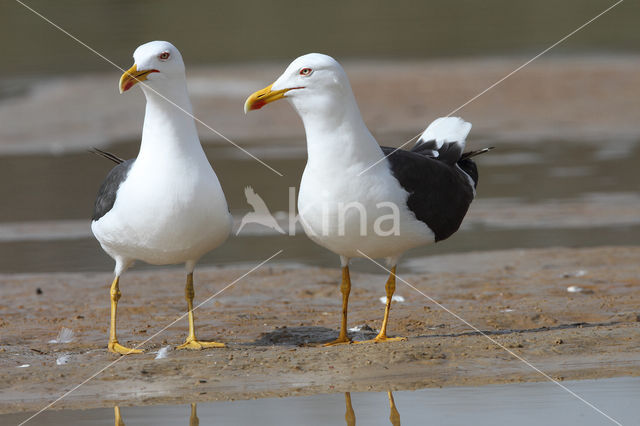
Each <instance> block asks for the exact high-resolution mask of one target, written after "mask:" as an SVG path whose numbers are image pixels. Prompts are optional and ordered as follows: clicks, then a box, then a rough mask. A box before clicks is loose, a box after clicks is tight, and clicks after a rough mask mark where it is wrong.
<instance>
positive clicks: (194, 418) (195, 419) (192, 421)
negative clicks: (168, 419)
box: [189, 403, 200, 426]
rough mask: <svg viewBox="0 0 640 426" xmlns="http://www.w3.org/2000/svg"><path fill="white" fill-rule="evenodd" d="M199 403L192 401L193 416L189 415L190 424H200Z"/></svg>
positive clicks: (193, 425) (196, 425)
mask: <svg viewBox="0 0 640 426" xmlns="http://www.w3.org/2000/svg"><path fill="white" fill-rule="evenodd" d="M196 407H197V405H196V404H194V403H191V417H189V426H199V425H200V419H199V418H198V413H197V411H196Z"/></svg>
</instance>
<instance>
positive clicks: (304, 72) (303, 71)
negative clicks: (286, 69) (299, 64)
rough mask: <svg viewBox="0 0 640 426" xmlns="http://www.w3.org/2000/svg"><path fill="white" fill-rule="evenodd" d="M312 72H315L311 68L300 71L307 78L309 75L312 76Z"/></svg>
mask: <svg viewBox="0 0 640 426" xmlns="http://www.w3.org/2000/svg"><path fill="white" fill-rule="evenodd" d="M312 72H313V70H312V69H311V68H302V69H301V70H300V75H304V76H307V75H310V74H311V73H312Z"/></svg>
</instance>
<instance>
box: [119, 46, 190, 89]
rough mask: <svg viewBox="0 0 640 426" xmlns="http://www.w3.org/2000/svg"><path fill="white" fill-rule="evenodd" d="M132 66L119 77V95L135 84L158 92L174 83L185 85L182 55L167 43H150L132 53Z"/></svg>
mask: <svg viewBox="0 0 640 426" xmlns="http://www.w3.org/2000/svg"><path fill="white" fill-rule="evenodd" d="M133 60H134V64H133V66H132V67H131V68H130V69H129V70H127V71H126V72H125V73H124V74H122V77H120V93H123V92H126V91H127V90H129V89H130V88H132V87H133V86H134V85H135V84H136V83H138V82H141V81H146V84H147V85H149V86H150V87H152V88H153V89H155V90H159V89H160V88H161V87H162V86H165V85H166V84H171V83H172V82H174V81H177V82H181V83H182V84H185V81H186V77H185V69H184V62H183V61H182V55H180V52H179V51H178V49H176V47H175V46H174V45H173V44H171V43H169V42H168V41H151V42H149V43H145V44H143V45H142V46H140V47H138V48H137V49H136V51H135V52H133Z"/></svg>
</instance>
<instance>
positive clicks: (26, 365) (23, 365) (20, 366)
mask: <svg viewBox="0 0 640 426" xmlns="http://www.w3.org/2000/svg"><path fill="white" fill-rule="evenodd" d="M27 367H31V364H22V365H19V366H17V367H16V368H27Z"/></svg>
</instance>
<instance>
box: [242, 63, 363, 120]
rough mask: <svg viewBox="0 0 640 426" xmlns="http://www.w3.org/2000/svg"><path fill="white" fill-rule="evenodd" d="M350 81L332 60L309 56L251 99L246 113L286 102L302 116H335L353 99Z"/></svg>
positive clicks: (289, 68)
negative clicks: (283, 99) (308, 114)
mask: <svg viewBox="0 0 640 426" xmlns="http://www.w3.org/2000/svg"><path fill="white" fill-rule="evenodd" d="M352 96H353V94H352V92H351V86H350V85H349V79H348V78H347V75H346V74H345V72H344V70H343V69H342V67H341V66H340V64H339V63H338V61H336V60H335V59H333V58H332V57H331V56H327V55H323V54H320V53H309V54H307V55H303V56H300V57H299V58H297V59H295V60H294V61H293V62H291V64H290V65H289V66H288V67H287V69H286V70H285V71H284V73H282V75H281V76H280V77H278V79H277V80H276V81H275V82H273V84H271V85H269V86H267V87H265V88H264V89H262V90H258V91H257V92H255V93H253V94H252V95H251V96H249V97H248V98H247V100H246V102H245V104H244V112H245V113H247V112H248V111H252V110H255V109H260V108H262V107H263V106H265V105H266V104H268V103H271V102H273V101H277V100H278V99H282V98H287V100H289V102H290V103H291V104H292V105H293V107H294V108H295V109H296V110H297V111H298V113H299V114H300V115H301V116H304V115H306V114H307V113H319V114H336V113H339V112H340V110H341V109H342V108H343V107H344V104H345V102H344V101H345V100H346V99H347V98H350V97H352Z"/></svg>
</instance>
